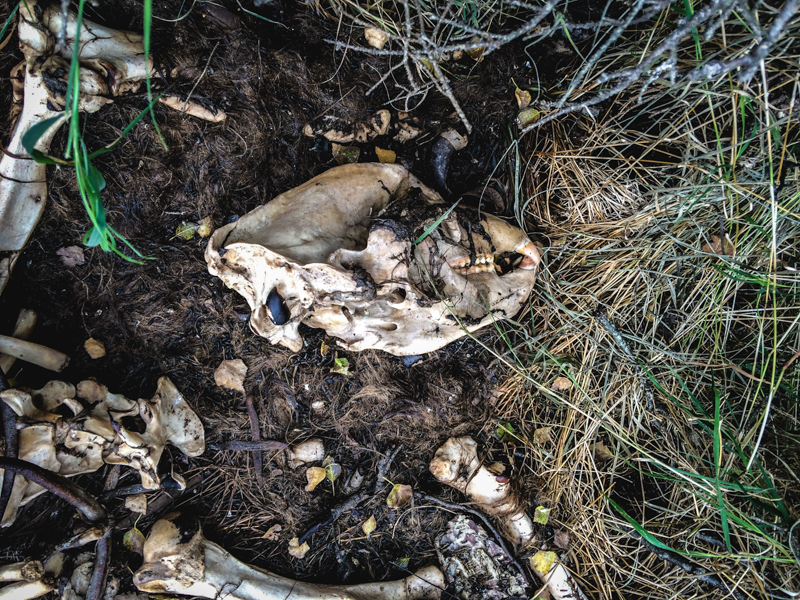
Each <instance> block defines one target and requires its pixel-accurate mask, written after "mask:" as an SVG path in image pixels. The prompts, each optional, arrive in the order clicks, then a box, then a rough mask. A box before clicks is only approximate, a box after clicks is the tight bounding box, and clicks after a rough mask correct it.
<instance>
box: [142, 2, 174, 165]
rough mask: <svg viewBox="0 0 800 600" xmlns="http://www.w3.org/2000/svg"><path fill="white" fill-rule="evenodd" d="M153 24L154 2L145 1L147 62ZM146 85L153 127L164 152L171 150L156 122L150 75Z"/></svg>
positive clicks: (145, 50) (144, 41) (145, 57)
mask: <svg viewBox="0 0 800 600" xmlns="http://www.w3.org/2000/svg"><path fill="white" fill-rule="evenodd" d="M152 24H153V0H144V32H143V36H142V38H143V39H142V43H143V45H144V59H145V61H147V60H148V58H149V57H150V29H151V27H152ZM145 83H146V84H147V100H148V101H149V102H150V106H149V111H150V118H151V119H152V120H153V127H155V128H156V133H157V134H158V139H159V140H161V145H162V146H163V147H164V150H169V147H168V146H167V142H166V141H165V140H164V136H163V135H162V133H161V128H160V127H159V126H158V121H156V114H155V112H153V87H152V85H151V83H150V73H149V72H148V73H147V76H146V77H145Z"/></svg>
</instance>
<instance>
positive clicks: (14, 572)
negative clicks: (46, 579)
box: [0, 560, 44, 582]
mask: <svg viewBox="0 0 800 600" xmlns="http://www.w3.org/2000/svg"><path fill="white" fill-rule="evenodd" d="M43 575H44V566H43V565H42V563H41V561H38V560H26V561H24V562H18V563H12V564H10V565H0V581H3V582H6V581H36V580H37V579H41V578H42V576H43Z"/></svg>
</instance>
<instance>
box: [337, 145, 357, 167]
mask: <svg viewBox="0 0 800 600" xmlns="http://www.w3.org/2000/svg"><path fill="white" fill-rule="evenodd" d="M331 152H332V154H333V158H334V160H335V161H336V163H337V164H339V165H346V164H350V163H357V162H358V157H359V156H361V149H360V148H359V147H358V146H342V145H341V144H336V143H333V144H331Z"/></svg>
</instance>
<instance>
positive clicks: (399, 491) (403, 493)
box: [386, 484, 414, 508]
mask: <svg viewBox="0 0 800 600" xmlns="http://www.w3.org/2000/svg"><path fill="white" fill-rule="evenodd" d="M413 495H414V491H413V490H412V489H411V486H410V485H405V484H396V485H395V486H393V487H392V491H391V492H389V497H388V498H386V504H388V505H389V508H399V507H401V506H405V505H406V504H408V503H409V501H410V500H411V497H412V496H413Z"/></svg>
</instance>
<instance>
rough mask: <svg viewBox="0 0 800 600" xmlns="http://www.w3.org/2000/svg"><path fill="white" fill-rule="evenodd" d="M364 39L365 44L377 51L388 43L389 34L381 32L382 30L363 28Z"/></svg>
mask: <svg viewBox="0 0 800 600" xmlns="http://www.w3.org/2000/svg"><path fill="white" fill-rule="evenodd" d="M364 37H365V38H366V40H367V43H368V44H369V45H370V46H372V47H373V48H377V49H378V50H383V47H384V46H385V45H386V42H388V41H389V34H388V33H386V32H385V31H383V30H382V29H375V28H374V27H365V28H364Z"/></svg>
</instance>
